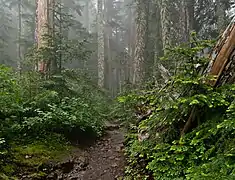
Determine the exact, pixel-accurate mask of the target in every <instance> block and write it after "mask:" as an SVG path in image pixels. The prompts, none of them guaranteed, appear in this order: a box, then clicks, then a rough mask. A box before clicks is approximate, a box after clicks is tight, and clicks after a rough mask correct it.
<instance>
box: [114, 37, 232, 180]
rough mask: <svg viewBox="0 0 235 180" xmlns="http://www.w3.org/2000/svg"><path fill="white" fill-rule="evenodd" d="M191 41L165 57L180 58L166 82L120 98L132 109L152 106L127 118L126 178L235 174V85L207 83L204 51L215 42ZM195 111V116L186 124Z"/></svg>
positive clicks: (212, 177) (209, 177) (138, 109)
mask: <svg viewBox="0 0 235 180" xmlns="http://www.w3.org/2000/svg"><path fill="white" fill-rule="evenodd" d="M190 45H191V46H190V47H177V48H174V49H171V50H170V51H169V52H168V53H167V54H166V56H165V57H164V58H163V60H169V61H173V60H174V62H176V63H177V68H176V70H175V71H174V77H172V78H171V79H170V80H169V81H168V82H167V83H166V84H165V85H163V86H161V87H159V86H152V87H148V88H145V89H144V90H138V91H135V92H132V93H129V94H127V95H124V96H120V97H119V98H118V100H119V102H120V103H121V104H122V105H123V107H124V108H127V107H128V108H129V110H128V113H127V114H129V111H130V109H131V110H132V111H133V112H135V111H137V113H136V114H139V116H141V115H142V117H144V116H143V115H144V114H146V112H147V111H148V110H151V111H152V113H151V115H149V116H148V117H145V118H142V119H141V120H140V121H137V117H134V116H133V115H132V116H130V118H129V120H128V121H127V122H128V124H129V133H128V135H127V137H126V156H127V158H128V166H127V168H126V179H141V180H142V179H156V180H157V179H159V180H168V179H169V180H170V179H178V180H180V179H182V180H183V179H195V180H198V179H200V180H201V179H202V180H203V179H206V180H209V179H231V180H232V179H235V148H234V142H235V138H234V137H235V136H234V135H235V101H234V98H235V95H234V94H235V86H234V85H233V84H231V85H230V84H227V85H223V86H221V87H217V88H213V87H211V86H209V85H207V83H206V82H208V79H211V78H212V77H208V76H206V75H204V74H203V72H204V69H205V67H206V66H207V63H208V59H207V58H205V57H204V56H201V55H200V54H201V51H202V50H203V49H204V48H207V47H211V45H212V44H211V43H210V42H209V41H200V42H199V41H194V42H191V44H190ZM122 111H123V110H122ZM190 114H193V116H194V117H193V121H192V122H191V123H189V124H190V126H188V125H187V126H188V127H187V128H185V127H186V124H187V121H188V119H189V118H190ZM143 137H144V138H143ZM141 138H142V139H141Z"/></svg>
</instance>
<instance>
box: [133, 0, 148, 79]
mask: <svg viewBox="0 0 235 180" xmlns="http://www.w3.org/2000/svg"><path fill="white" fill-rule="evenodd" d="M147 10H148V3H146V2H144V1H142V0H138V1H137V20H136V29H137V33H136V44H135V55H134V62H133V63H134V74H133V83H134V84H139V83H141V82H142V81H143V79H144V67H143V65H144V61H145V56H146V36H147V29H148V28H147V18H146V16H147Z"/></svg>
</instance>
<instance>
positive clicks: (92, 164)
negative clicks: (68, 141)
mask: <svg viewBox="0 0 235 180" xmlns="http://www.w3.org/2000/svg"><path fill="white" fill-rule="evenodd" d="M123 134H124V133H123V131H122V130H121V129H120V127H119V125H118V124H117V123H111V124H110V123H107V124H106V131H105V134H104V136H103V137H102V138H101V139H99V140H97V141H96V142H95V143H94V144H93V145H91V146H90V147H87V148H85V149H83V150H81V148H75V149H74V150H73V152H72V153H71V155H70V157H66V160H64V161H63V162H60V163H57V164H56V165H53V166H51V170H50V173H49V175H48V176H47V177H46V179H48V180H115V179H123V178H122V177H123V175H124V167H125V158H124V152H123V151H124V145H123V142H124V135H123ZM44 179H45V177H44Z"/></svg>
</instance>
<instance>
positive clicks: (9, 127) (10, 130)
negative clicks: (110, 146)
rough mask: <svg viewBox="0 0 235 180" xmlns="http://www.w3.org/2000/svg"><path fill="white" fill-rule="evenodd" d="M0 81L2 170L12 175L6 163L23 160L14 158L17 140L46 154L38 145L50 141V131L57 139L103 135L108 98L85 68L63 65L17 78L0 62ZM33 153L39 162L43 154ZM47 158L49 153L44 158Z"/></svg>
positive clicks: (76, 138) (0, 149) (0, 162)
mask: <svg viewBox="0 0 235 180" xmlns="http://www.w3.org/2000/svg"><path fill="white" fill-rule="evenodd" d="M0 80H1V81H0V95H1V96H0V105H1V109H0V120H1V123H0V127H1V128H0V157H1V161H0V172H3V173H5V174H11V171H10V170H9V169H11V168H10V166H7V164H8V165H11V164H15V163H17V162H18V161H17V162H15V161H14V159H18V160H19V162H21V161H22V160H20V159H19V158H18V157H16V156H18V155H17V152H19V149H18V148H19V144H21V145H25V146H27V147H29V144H32V143H33V144H34V146H35V148H34V149H38V150H40V149H41V150H42V153H47V152H46V150H44V148H43V147H44V146H42V147H41V146H40V147H38V145H39V142H41V139H46V140H48V143H49V142H50V143H51V140H50V138H49V137H51V136H54V134H58V135H59V136H58V137H57V140H58V139H62V138H66V139H67V140H68V139H69V140H80V139H83V140H84V141H86V140H89V138H94V137H97V136H100V135H101V134H102V130H103V123H104V121H105V120H106V116H107V115H106V114H107V112H109V109H110V108H109V101H108V99H107V98H105V94H104V93H103V92H102V91H100V90H99V89H98V87H96V86H95V85H93V82H91V81H90V80H89V78H88V76H86V75H85V74H84V73H83V72H79V71H75V70H65V71H63V72H62V73H61V75H55V76H53V77H52V78H51V79H48V80H43V79H42V78H40V75H39V74H37V73H35V72H26V73H23V74H22V75H21V76H20V77H19V76H18V74H15V73H14V72H13V71H12V70H11V69H9V68H7V67H5V66H0ZM84 137H86V138H87V139H86V138H84ZM36 140H37V141H39V142H36ZM62 144H64V143H62ZM50 147H51V146H50ZM15 150H16V151H15ZM21 150H23V149H21ZM21 150H20V151H21ZM55 150H58V148H56V149H55ZM32 153H33V154H34V155H35V152H32ZM29 154H30V153H29ZM36 154H37V153H36ZM35 156H36V157H37V159H38V160H35V161H37V162H39V161H40V160H43V157H44V156H41V155H35ZM48 158H50V154H49V155H46V159H45V160H48ZM29 163H31V159H30V162H29ZM31 165H32V164H31ZM29 166H30V164H29ZM15 170H16V169H14V168H13V171H15Z"/></svg>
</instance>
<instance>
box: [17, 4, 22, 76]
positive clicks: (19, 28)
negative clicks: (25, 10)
mask: <svg viewBox="0 0 235 180" xmlns="http://www.w3.org/2000/svg"><path fill="white" fill-rule="evenodd" d="M21 7H22V1H21V0H19V2H18V18H19V19H18V43H17V46H18V47H17V50H18V52H17V53H18V61H17V70H18V72H19V73H20V72H21V68H22V67H21V61H22V57H21V32H22V17H21Z"/></svg>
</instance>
